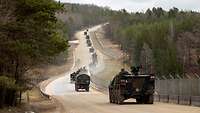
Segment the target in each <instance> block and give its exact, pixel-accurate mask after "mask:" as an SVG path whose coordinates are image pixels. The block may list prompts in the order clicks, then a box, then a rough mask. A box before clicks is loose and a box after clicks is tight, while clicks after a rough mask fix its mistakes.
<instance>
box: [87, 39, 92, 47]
mask: <svg viewBox="0 0 200 113" xmlns="http://www.w3.org/2000/svg"><path fill="white" fill-rule="evenodd" d="M86 43H87V46H88V47H91V46H92V42H91V41H90V40H89V39H87V41H86Z"/></svg>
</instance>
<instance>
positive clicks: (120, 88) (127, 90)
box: [109, 70, 155, 104]
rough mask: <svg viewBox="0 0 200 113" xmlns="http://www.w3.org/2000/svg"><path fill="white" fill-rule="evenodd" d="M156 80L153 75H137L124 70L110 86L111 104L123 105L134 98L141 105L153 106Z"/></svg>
mask: <svg viewBox="0 0 200 113" xmlns="http://www.w3.org/2000/svg"><path fill="white" fill-rule="evenodd" d="M136 71H138V70H136ZM132 72H134V71H132ZM134 73H135V72H134ZM154 78H155V77H154V76H153V75H151V74H149V75H147V74H138V75H135V74H133V73H129V72H127V71H124V70H122V71H121V72H120V73H119V74H117V75H116V76H115V77H114V79H113V80H112V81H111V83H110V85H109V99H110V103H116V104H123V102H124V100H127V99H130V98H134V99H136V102H137V103H139V104H153V94H154V81H155V79H154Z"/></svg>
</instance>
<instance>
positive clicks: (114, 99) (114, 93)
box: [112, 90, 117, 104]
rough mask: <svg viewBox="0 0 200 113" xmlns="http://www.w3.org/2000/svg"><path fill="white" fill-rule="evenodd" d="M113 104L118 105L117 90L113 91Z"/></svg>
mask: <svg viewBox="0 0 200 113" xmlns="http://www.w3.org/2000/svg"><path fill="white" fill-rule="evenodd" d="M112 98H113V103H115V104H117V98H116V92H115V90H114V91H113V97H112Z"/></svg>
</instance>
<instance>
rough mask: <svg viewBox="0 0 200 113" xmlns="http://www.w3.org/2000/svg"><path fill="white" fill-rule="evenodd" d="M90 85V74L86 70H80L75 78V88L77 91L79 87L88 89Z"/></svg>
mask: <svg viewBox="0 0 200 113" xmlns="http://www.w3.org/2000/svg"><path fill="white" fill-rule="evenodd" d="M89 85H90V76H89V75H88V73H86V72H80V73H79V74H78V75H77V76H76V79H75V90H76V91H79V89H85V91H87V92H88V91H89Z"/></svg>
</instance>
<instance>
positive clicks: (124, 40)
mask: <svg viewBox="0 0 200 113" xmlns="http://www.w3.org/2000/svg"><path fill="white" fill-rule="evenodd" d="M109 22H110V25H109V26H108V27H107V28H106V31H107V37H109V38H110V39H111V40H113V41H114V42H116V43H118V44H120V45H121V49H122V50H123V51H124V52H125V53H127V61H126V62H128V64H129V65H135V66H142V68H143V71H144V73H154V74H156V76H157V77H158V78H160V79H169V78H171V79H172V78H183V77H186V78H187V76H186V74H189V75H196V74H199V71H198V70H199V67H200V66H199V65H200V64H199V63H200V59H199V55H200V53H199V45H200V39H199V36H200V35H199V33H200V14H199V13H198V12H193V11H180V10H179V9H177V8H175V7H174V8H172V9H170V10H169V11H165V10H163V9H162V8H153V9H148V10H147V11H146V12H145V13H140V12H136V13H128V12H127V11H126V10H121V11H118V12H115V13H113V15H111V18H110V20H109Z"/></svg>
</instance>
